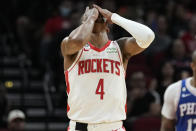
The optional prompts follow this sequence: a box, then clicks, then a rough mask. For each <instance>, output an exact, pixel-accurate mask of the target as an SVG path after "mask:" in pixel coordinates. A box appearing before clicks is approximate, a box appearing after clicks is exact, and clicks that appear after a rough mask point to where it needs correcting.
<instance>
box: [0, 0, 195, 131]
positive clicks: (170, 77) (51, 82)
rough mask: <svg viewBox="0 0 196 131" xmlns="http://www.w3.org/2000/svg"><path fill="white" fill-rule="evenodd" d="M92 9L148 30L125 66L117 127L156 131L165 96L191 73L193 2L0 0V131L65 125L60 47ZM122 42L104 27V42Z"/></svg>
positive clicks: (61, 130) (118, 32) (56, 130)
mask: <svg viewBox="0 0 196 131" xmlns="http://www.w3.org/2000/svg"><path fill="white" fill-rule="evenodd" d="M91 3H97V4H99V5H100V6H101V7H103V8H107V9H108V10H110V11H112V12H116V13H118V14H120V15H121V16H123V17H126V18H128V19H131V20H134V21H138V22H140V23H143V24H146V25H148V26H149V27H150V28H151V29H152V30H153V31H154V32H155V35H156V37H155V40H154V42H153V43H152V44H151V46H150V47H149V48H148V49H147V50H146V51H144V52H143V53H142V54H139V55H137V56H134V57H132V59H131V60H130V61H129V64H128V67H127V77H126V82H127V90H128V99H127V120H126V121H125V122H124V125H125V127H126V129H127V131H144V130H145V131H158V130H159V128H160V120H161V113H160V111H161V107H162V104H163V94H164V91H165V90H166V88H167V87H168V85H169V84H171V83H173V82H175V81H178V80H179V79H183V78H187V77H189V76H191V75H192V72H191V69H190V66H189V64H190V60H191V58H190V56H191V53H192V52H193V51H194V50H195V49H196V8H195V5H196V1H195V0H159V1H157V0H115V1H114V0H94V1H92V0H5V1H1V2H0V131H22V130H25V131H65V128H66V127H67V125H68V122H69V120H68V118H67V116H66V105H67V104H66V100H67V96H66V84H65V77H64V70H63V58H62V56H61V53H60V43H61V40H62V39H63V38H64V37H65V36H67V35H69V33H70V32H71V31H72V30H73V29H75V28H76V27H77V26H78V25H79V23H80V17H81V15H82V13H83V12H84V10H85V7H86V6H87V5H89V4H91ZM122 36H130V35H129V34H128V33H127V32H126V31H124V30H123V29H121V28H120V27H118V26H116V25H111V26H110V33H109V37H110V39H111V40H115V39H118V38H120V37H122ZM14 109H18V110H19V111H18V110H17V111H16V110H14ZM13 110H14V111H13ZM10 111H11V112H10ZM13 112H14V113H13Z"/></svg>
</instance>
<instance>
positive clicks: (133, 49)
mask: <svg viewBox="0 0 196 131" xmlns="http://www.w3.org/2000/svg"><path fill="white" fill-rule="evenodd" d="M94 7H95V8H97V9H98V10H99V12H100V13H101V14H102V15H103V16H104V17H105V18H106V19H107V21H108V23H115V24H117V25H119V26H121V27H122V28H124V29H125V30H126V31H128V32H129V33H130V34H131V35H132V36H133V37H123V38H120V39H118V40H117V42H118V44H119V46H120V48H121V52H122V55H123V62H124V64H127V62H128V60H129V58H130V57H131V56H134V55H136V54H138V53H140V52H142V51H144V50H145V49H146V48H147V47H148V46H149V45H150V44H151V43H152V41H153V40H154V37H155V36H154V32H153V31H152V30H151V29H150V28H148V27H147V26H145V25H142V24H140V23H137V22H134V21H131V20H128V19H125V18H123V17H121V16H119V15H118V14H116V13H112V12H110V11H108V10H107V9H102V8H101V7H99V6H97V5H94Z"/></svg>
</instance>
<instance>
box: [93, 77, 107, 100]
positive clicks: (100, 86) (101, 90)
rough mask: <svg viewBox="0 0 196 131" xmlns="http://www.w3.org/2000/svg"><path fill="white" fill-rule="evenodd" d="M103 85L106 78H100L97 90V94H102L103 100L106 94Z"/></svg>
mask: <svg viewBox="0 0 196 131" xmlns="http://www.w3.org/2000/svg"><path fill="white" fill-rule="evenodd" d="M103 85H104V79H100V80H99V83H98V85H97V89H96V92H95V94H98V95H100V99H101V100H103V95H104V94H105V92H104V86H103Z"/></svg>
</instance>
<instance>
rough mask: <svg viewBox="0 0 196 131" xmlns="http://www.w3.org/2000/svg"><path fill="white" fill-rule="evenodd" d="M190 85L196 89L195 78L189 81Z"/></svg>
mask: <svg viewBox="0 0 196 131" xmlns="http://www.w3.org/2000/svg"><path fill="white" fill-rule="evenodd" d="M191 85H192V86H193V87H195V88H196V77H194V76H193V78H192V79H191Z"/></svg>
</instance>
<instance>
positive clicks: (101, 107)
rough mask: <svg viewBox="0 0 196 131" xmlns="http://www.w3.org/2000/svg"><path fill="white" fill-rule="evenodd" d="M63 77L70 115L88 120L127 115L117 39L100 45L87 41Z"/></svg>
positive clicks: (115, 118)
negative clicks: (64, 78)
mask: <svg viewBox="0 0 196 131" xmlns="http://www.w3.org/2000/svg"><path fill="white" fill-rule="evenodd" d="M65 77H66V84H67V94H68V109H67V111H68V112H67V113H68V117H69V119H71V120H73V121H77V122H81V123H89V124H93V123H105V122H115V121H121V120H125V119H126V110H125V109H126V98H127V92H126V84H125V71H124V67H123V63H122V56H121V52H120V48H119V46H118V44H117V42H116V41H108V42H107V44H106V45H105V46H104V47H103V48H101V49H99V48H96V47H94V46H93V45H92V44H91V43H88V44H86V45H85V46H84V47H83V49H81V50H80V51H79V53H78V56H77V57H76V60H75V61H74V63H73V64H72V65H71V67H70V68H69V69H68V70H67V71H65Z"/></svg>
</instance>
